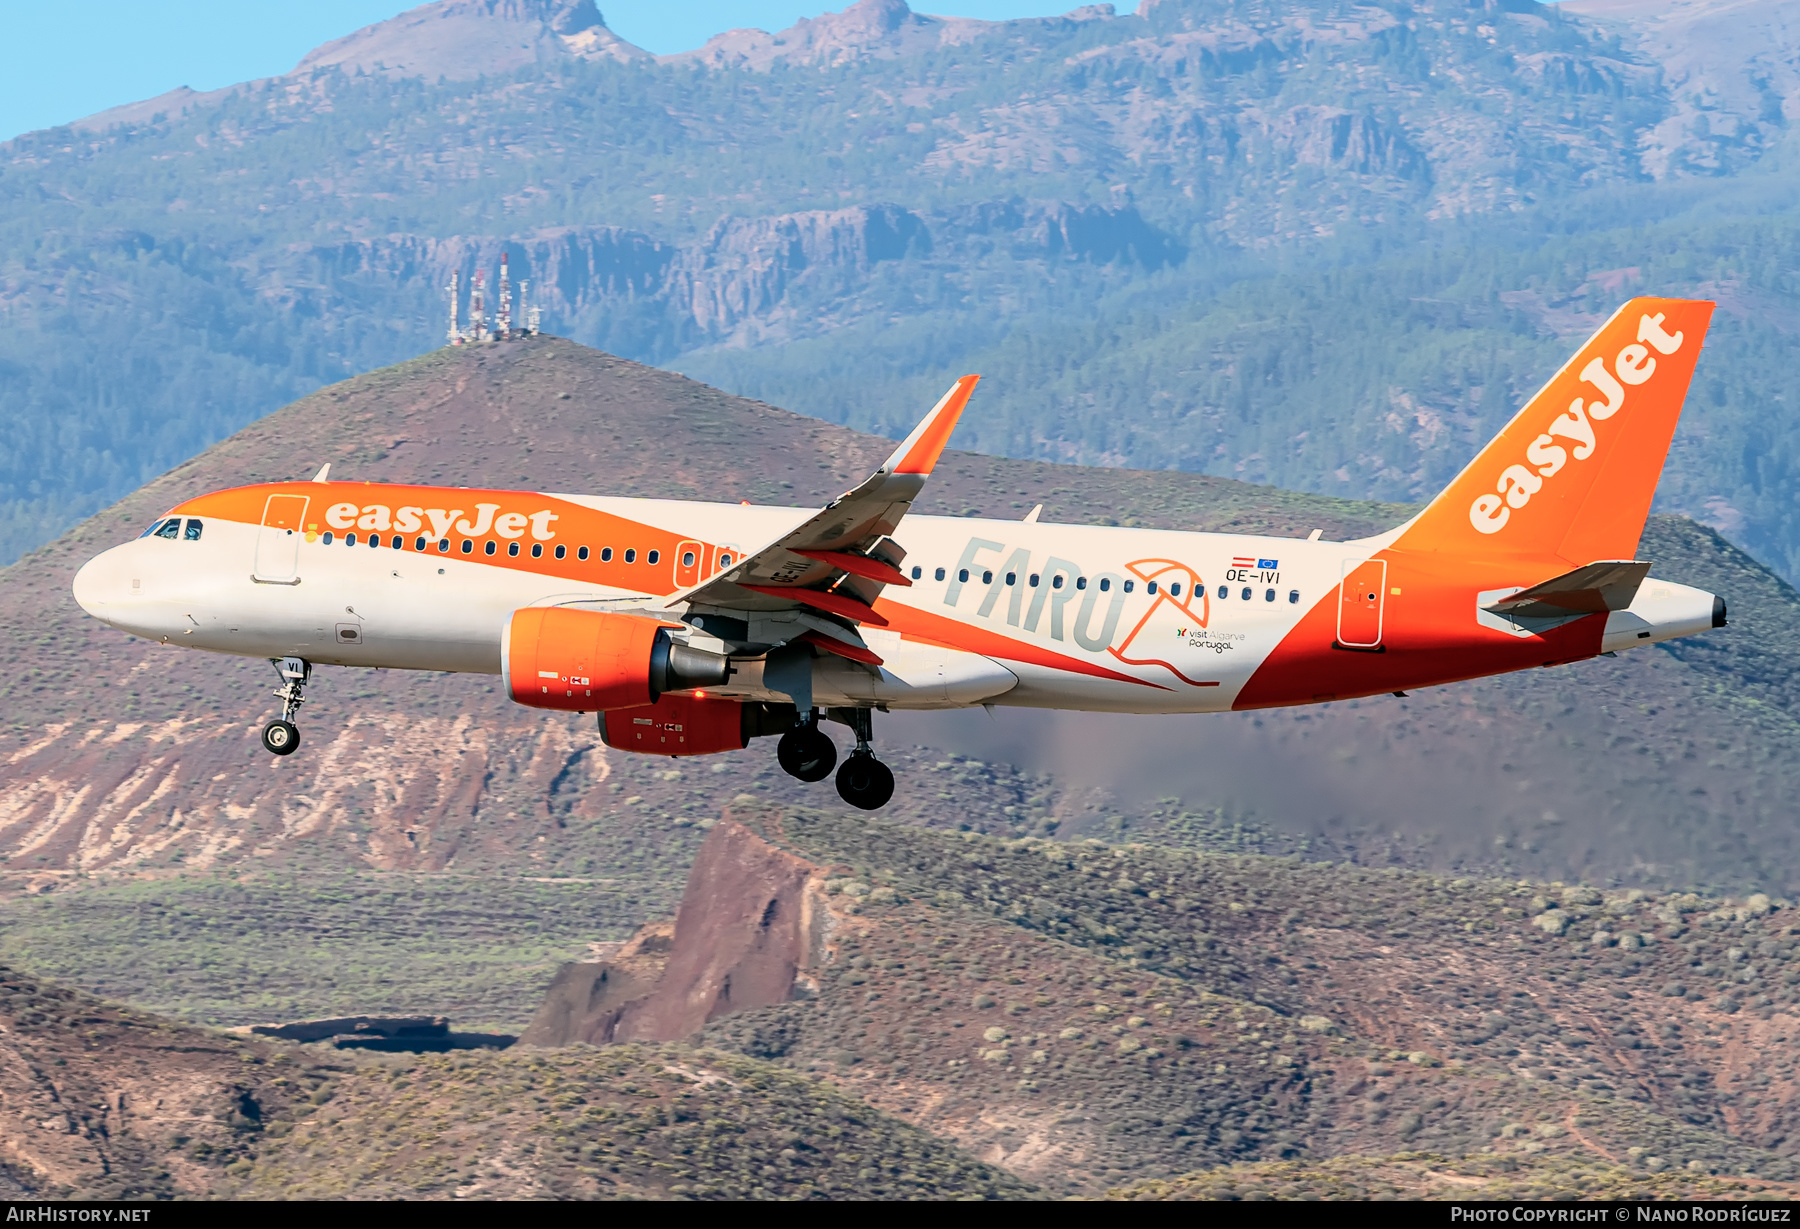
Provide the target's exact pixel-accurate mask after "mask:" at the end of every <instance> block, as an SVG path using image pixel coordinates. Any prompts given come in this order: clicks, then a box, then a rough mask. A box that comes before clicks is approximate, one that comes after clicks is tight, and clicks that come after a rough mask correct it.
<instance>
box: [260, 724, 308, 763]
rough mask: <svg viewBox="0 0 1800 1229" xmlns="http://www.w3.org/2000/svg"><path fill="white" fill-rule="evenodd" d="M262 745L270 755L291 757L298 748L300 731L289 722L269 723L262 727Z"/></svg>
mask: <svg viewBox="0 0 1800 1229" xmlns="http://www.w3.org/2000/svg"><path fill="white" fill-rule="evenodd" d="M262 743H263V750H264V751H267V752H268V753H269V754H270V755H292V754H293V753H294V752H295V751H296V750H298V749H299V747H300V729H299V727H298V726H296V725H295V724H294V723H293V722H291V721H271V722H269V724H268V725H265V726H264V727H263V732H262Z"/></svg>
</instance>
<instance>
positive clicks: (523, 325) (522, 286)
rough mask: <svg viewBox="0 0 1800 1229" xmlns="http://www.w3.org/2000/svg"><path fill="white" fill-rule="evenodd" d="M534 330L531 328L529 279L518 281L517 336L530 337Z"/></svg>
mask: <svg viewBox="0 0 1800 1229" xmlns="http://www.w3.org/2000/svg"><path fill="white" fill-rule="evenodd" d="M533 332H534V330H533V329H532V327H531V279H530V278H520V279H519V335H520V336H522V337H530V336H531V335H532V333H533Z"/></svg>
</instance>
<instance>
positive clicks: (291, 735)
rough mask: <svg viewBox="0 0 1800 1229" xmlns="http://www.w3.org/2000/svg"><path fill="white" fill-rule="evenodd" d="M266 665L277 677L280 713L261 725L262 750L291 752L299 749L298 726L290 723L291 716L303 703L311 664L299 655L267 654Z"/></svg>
mask: <svg viewBox="0 0 1800 1229" xmlns="http://www.w3.org/2000/svg"><path fill="white" fill-rule="evenodd" d="M269 664H270V665H272V666H274V667H275V673H276V674H278V675H280V676H281V689H280V690H279V691H277V692H276V693H275V698H276V699H277V700H280V701H281V716H280V717H278V718H276V719H275V720H274V721H271V722H269V724H268V725H265V726H264V727H263V732H262V745H263V750H264V751H267V752H268V753H269V754H270V755H292V754H293V753H294V752H295V751H297V750H299V749H300V727H299V726H297V725H295V724H294V715H295V714H296V713H298V712H299V711H300V706H301V705H302V704H304V703H306V684H307V680H308V679H310V678H311V677H312V663H311V662H309V661H307V660H306V659H305V658H303V657H271V658H270V659H269Z"/></svg>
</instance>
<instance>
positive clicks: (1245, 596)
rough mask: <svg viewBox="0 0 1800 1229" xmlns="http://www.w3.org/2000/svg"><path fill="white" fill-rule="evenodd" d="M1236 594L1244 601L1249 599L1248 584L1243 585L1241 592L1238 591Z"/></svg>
mask: <svg viewBox="0 0 1800 1229" xmlns="http://www.w3.org/2000/svg"><path fill="white" fill-rule="evenodd" d="M1238 596H1239V597H1241V598H1243V599H1244V600H1245V601H1246V602H1247V601H1249V600H1250V586H1249V585H1245V586H1244V591H1243V592H1242V593H1240V594H1239V595H1238Z"/></svg>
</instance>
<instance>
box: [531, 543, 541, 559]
mask: <svg viewBox="0 0 1800 1229" xmlns="http://www.w3.org/2000/svg"><path fill="white" fill-rule="evenodd" d="M531 557H532V558H533V559H542V558H543V557H544V544H543V543H542V542H533V543H532V544H531Z"/></svg>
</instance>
